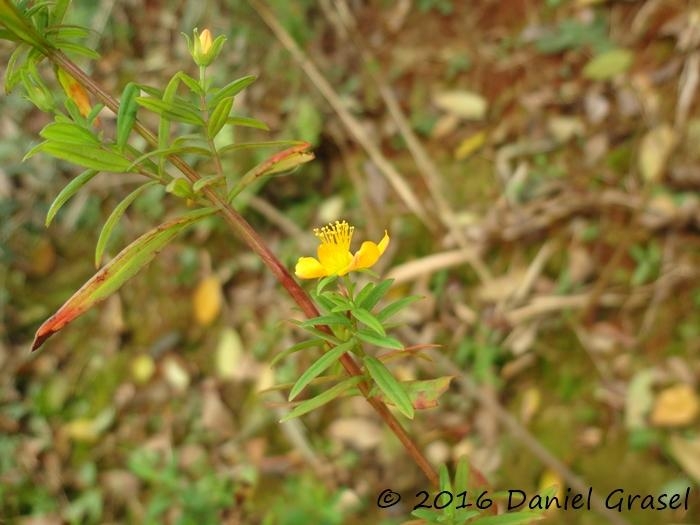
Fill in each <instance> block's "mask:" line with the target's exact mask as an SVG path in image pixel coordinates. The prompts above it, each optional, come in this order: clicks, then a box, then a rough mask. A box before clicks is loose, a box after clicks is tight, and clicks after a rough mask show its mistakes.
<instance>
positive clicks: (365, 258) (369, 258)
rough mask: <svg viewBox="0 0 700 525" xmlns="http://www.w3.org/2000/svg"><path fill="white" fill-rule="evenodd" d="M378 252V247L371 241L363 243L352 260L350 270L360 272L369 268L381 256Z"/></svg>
mask: <svg viewBox="0 0 700 525" xmlns="http://www.w3.org/2000/svg"><path fill="white" fill-rule="evenodd" d="M381 255H382V254H381V252H380V251H379V246H377V244H376V243H374V242H372V241H365V242H363V243H362V246H360V249H359V250H357V253H356V254H355V258H354V259H353V264H352V268H351V270H361V269H363V268H370V267H372V266H374V264H375V263H376V262H377V261H378V260H379V257H380V256H381Z"/></svg>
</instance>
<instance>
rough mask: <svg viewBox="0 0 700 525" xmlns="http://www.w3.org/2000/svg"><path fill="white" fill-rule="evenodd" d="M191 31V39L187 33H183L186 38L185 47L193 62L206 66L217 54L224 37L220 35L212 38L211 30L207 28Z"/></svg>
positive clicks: (224, 39)
mask: <svg viewBox="0 0 700 525" xmlns="http://www.w3.org/2000/svg"><path fill="white" fill-rule="evenodd" d="M192 33H193V38H192V39H190V37H189V36H188V35H185V38H186V39H187V48H188V49H189V51H190V54H191V55H192V58H193V59H194V61H195V63H196V64H197V65H198V66H200V67H206V66H208V65H209V64H211V63H212V62H213V61H214V59H215V58H216V57H217V56H218V55H219V52H220V51H221V46H223V45H224V42H225V41H226V37H225V36H223V35H220V36H218V37H216V39H214V40H212V36H211V31H209V30H208V29H205V30H204V31H202V32H201V33H199V31H197V29H195V30H194V31H193V32H192Z"/></svg>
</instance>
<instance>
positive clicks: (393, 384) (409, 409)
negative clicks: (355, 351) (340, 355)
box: [363, 356, 413, 419]
mask: <svg viewBox="0 0 700 525" xmlns="http://www.w3.org/2000/svg"><path fill="white" fill-rule="evenodd" d="M363 362H364V364H365V368H366V369H367V372H368V373H369V375H370V377H371V378H372V379H373V380H374V382H375V383H376V384H377V387H379V390H381V392H382V393H383V394H384V395H385V396H386V398H387V399H388V400H389V401H390V402H391V403H393V404H394V405H396V408H398V409H399V411H400V412H401V413H402V414H403V415H404V416H406V417H407V418H409V419H413V405H412V404H411V399H410V398H409V397H408V394H407V393H406V390H405V389H404V387H403V386H402V385H401V383H399V382H398V380H397V379H396V378H395V377H394V376H393V375H391V372H390V371H389V369H388V368H387V367H386V366H384V363H382V362H381V361H380V360H379V359H377V358H376V357H372V356H366V357H365V358H364V359H363Z"/></svg>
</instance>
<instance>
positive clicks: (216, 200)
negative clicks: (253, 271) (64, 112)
mask: <svg viewBox="0 0 700 525" xmlns="http://www.w3.org/2000/svg"><path fill="white" fill-rule="evenodd" d="M47 56H48V58H49V59H50V60H51V61H53V62H54V63H56V64H57V65H59V66H60V67H62V68H63V69H65V70H66V71H67V72H68V73H70V75H71V76H73V78H75V79H76V80H77V81H78V82H80V83H81V84H82V85H83V87H85V89H87V90H88V91H89V92H91V93H92V94H93V95H94V96H95V97H96V98H97V99H98V100H100V101H101V102H102V103H103V104H104V105H105V106H107V107H108V108H109V109H110V110H112V111H113V112H114V113H115V114H116V113H117V112H118V109H119V103H118V102H117V101H116V99H114V97H112V96H111V95H110V94H109V93H107V92H106V91H104V90H103V89H102V88H101V87H100V86H99V85H98V84H97V83H96V82H95V81H93V80H92V79H91V78H90V77H89V76H88V75H86V74H85V73H84V72H83V71H82V69H80V68H79V67H78V66H77V65H76V64H75V63H73V62H72V61H71V60H70V59H69V58H68V57H67V56H66V55H65V54H64V53H62V52H61V51H58V50H53V49H52V50H49V51H48V52H47ZM134 129H135V130H136V131H137V132H138V133H139V134H140V135H141V136H142V137H143V138H144V139H146V141H148V142H149V143H150V144H151V145H153V146H157V143H158V141H157V138H156V136H155V135H154V134H153V133H152V132H151V131H150V130H149V129H147V128H146V127H145V126H143V125H142V124H141V123H139V122H137V123H136V124H135V125H134ZM168 160H169V161H170V162H171V163H172V164H173V165H174V166H175V167H176V168H177V169H178V170H180V171H181V172H182V173H183V174H184V175H185V177H187V179H189V180H190V182H192V183H194V182H196V181H197V180H199V178H200V177H199V175H198V174H197V172H196V171H195V170H194V169H193V168H192V167H191V166H190V165H189V164H187V163H186V162H185V161H184V160H182V159H181V158H180V157H178V156H176V155H170V156H168ZM202 193H203V195H204V196H205V197H206V198H207V199H208V200H209V201H210V202H211V203H212V204H213V205H214V206H215V207H217V208H218V209H219V211H220V212H221V214H222V216H223V217H224V219H225V220H226V222H227V223H228V224H229V226H231V228H232V229H233V230H234V231H235V233H236V234H238V235H239V236H240V237H241V238H242V239H243V241H244V242H245V243H246V244H247V245H248V247H249V248H250V249H251V250H253V251H254V252H255V253H256V254H257V255H258V256H259V257H260V258H261V259H262V260H263V262H264V263H265V265H266V266H267V267H268V268H269V269H270V271H271V272H272V273H273V275H274V276H275V277H276V278H277V280H278V281H279V282H280V284H282V286H284V288H285V290H286V291H287V293H289V295H290V296H291V297H292V299H294V301H295V302H296V303H297V304H298V305H299V307H300V308H301V310H302V311H303V312H304V314H305V315H306V316H307V317H309V318H314V317H318V316H319V315H320V313H319V311H318V309H317V308H316V305H315V304H314V303H313V301H312V300H311V298H310V297H309V295H308V294H307V293H306V292H305V291H304V289H303V288H302V287H301V286H300V285H299V284H298V283H297V282H296V281H295V280H294V278H293V277H292V275H291V274H290V273H289V270H287V268H286V267H285V266H284V265H282V263H281V262H280V261H279V259H277V257H276V256H275V255H274V254H273V253H272V251H270V249H269V248H268V247H267V245H266V244H265V242H264V241H263V239H262V238H261V237H260V235H258V233H257V232H256V231H255V230H254V229H253V227H252V226H251V225H250V224H249V223H248V222H247V221H246V220H245V219H244V218H243V216H242V215H240V214H239V213H238V212H237V211H236V210H234V209H233V208H232V207H231V206H230V205H229V204H228V203H227V202H226V201H225V200H224V199H223V198H222V197H221V196H220V195H219V194H218V193H217V192H216V191H214V189H212V188H211V187H205V188H203V189H202ZM340 361H341V364H342V365H343V367H344V368H345V370H346V371H347V373H348V374H350V375H351V376H361V375H363V374H362V371H361V370H360V367H359V366H358V365H357V363H356V362H355V360H354V359H353V358H352V356H351V355H349V354H347V353H346V354H344V355H343V356H342V357H341V358H340ZM359 389H360V391H361V392H362V394H363V396H364V397H365V398H366V399H367V401H368V402H369V404H370V405H371V406H372V408H374V410H375V411H376V412H377V413H378V414H379V416H380V417H381V418H382V419H383V420H384V422H385V423H386V425H387V426H388V427H389V428H390V429H391V430H392V432H393V433H394V434H395V435H396V437H397V438H398V439H399V441H400V442H401V444H402V445H403V446H404V448H405V449H406V451H407V452H408V454H409V455H410V456H411V458H412V459H413V460H414V461H415V463H416V464H417V465H418V467H419V468H420V469H421V470H422V471H423V473H424V474H425V476H426V478H427V479H428V480H429V481H430V483H431V484H433V485H435V486H437V485H438V482H439V480H438V476H437V474H436V472H435V470H434V469H433V467H432V466H431V465H430V463H429V462H428V460H427V459H426V457H425V456H424V455H423V454H422V452H421V451H420V450H419V449H418V447H417V446H416V444H415V443H414V442H413V440H412V439H411V437H410V436H409V435H408V433H407V432H406V430H405V429H404V428H403V427H402V426H401V424H400V423H399V421H398V420H397V419H396V417H395V416H394V414H393V413H392V412H391V411H390V410H389V408H388V407H387V406H386V404H384V402H383V401H381V400H380V399H378V398H376V397H373V396H370V386H369V385H368V384H367V383H366V382H363V383H360V385H359ZM472 471H473V475H474V476H475V478H476V479H477V481H478V483H479V485H481V486H482V487H488V483H487V481H486V479H485V478H484V476H483V475H482V474H481V472H478V471H477V470H476V469H472Z"/></svg>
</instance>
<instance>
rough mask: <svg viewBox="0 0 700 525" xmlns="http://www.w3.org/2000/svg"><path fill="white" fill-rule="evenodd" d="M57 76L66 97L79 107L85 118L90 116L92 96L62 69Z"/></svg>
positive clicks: (57, 72) (57, 71) (58, 70)
mask: <svg viewBox="0 0 700 525" xmlns="http://www.w3.org/2000/svg"><path fill="white" fill-rule="evenodd" d="M56 76H57V77H58V81H59V83H60V84H61V87H62V88H63V91H65V92H66V95H68V97H69V98H70V99H71V100H73V102H75V105H76V106H78V109H79V110H80V114H81V115H82V116H83V117H86V116H88V115H89V114H90V111H91V110H92V104H90V96H89V95H88V93H87V91H86V90H85V88H84V87H83V86H82V84H80V82H78V81H77V80H76V79H74V78H73V77H72V76H71V75H69V74H68V73H66V72H65V71H63V70H62V69H61V68H58V69H57V70H56Z"/></svg>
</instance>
